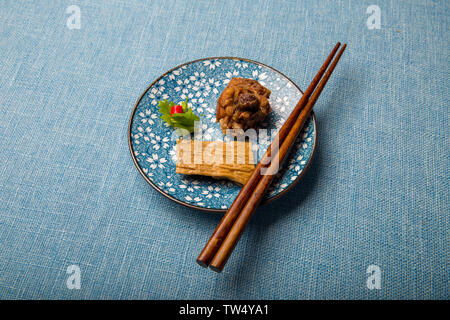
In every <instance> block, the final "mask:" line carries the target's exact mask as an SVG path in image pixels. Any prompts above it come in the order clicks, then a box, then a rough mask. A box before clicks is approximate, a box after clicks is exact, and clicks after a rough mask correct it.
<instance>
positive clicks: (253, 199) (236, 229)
mask: <svg viewBox="0 0 450 320" xmlns="http://www.w3.org/2000/svg"><path fill="white" fill-rule="evenodd" d="M346 46H347V45H346V44H344V45H343V47H342V48H341V50H340V51H339V53H338V54H337V56H336V58H335V59H334V61H333V63H332V64H331V66H330V68H329V69H328V71H327V72H326V73H325V76H324V77H323V79H322V80H321V81H320V83H319V85H318V86H317V88H316V90H315V91H314V93H313V95H312V96H311V98H310V99H309V101H308V103H307V104H306V106H305V108H303V110H302V111H301V113H300V116H299V117H298V118H297V120H296V121H295V123H294V125H293V127H292V130H291V131H290V132H289V134H288V135H287V137H286V139H285V140H284V142H283V143H282V145H281V147H280V150H279V151H278V157H279V162H280V163H282V162H283V160H284V158H285V157H286V155H287V154H288V152H289V150H290V148H291V146H292V145H293V144H294V142H295V139H296V138H297V136H298V134H299V133H300V131H301V130H302V128H303V125H304V124H305V121H306V120H307V119H308V116H309V114H310V113H311V111H312V108H313V106H314V104H315V103H316V101H317V99H318V98H319V96H320V94H321V92H322V90H323V88H324V87H325V85H326V83H327V81H328V79H329V78H330V76H331V74H332V72H333V70H334V68H335V67H336V65H337V63H338V61H339V59H340V58H341V56H342V53H343V52H344V50H345V48H346ZM278 165H279V164H275V163H274V162H272V163H271V164H270V166H269V172H271V169H274V170H273V171H272V174H268V175H264V176H262V178H261V180H260V182H259V183H258V184H257V186H256V188H255V189H254V191H253V193H252V195H251V196H250V198H249V200H248V201H247V203H246V204H245V206H244V208H243V209H242V211H241V212H240V214H239V215H238V217H237V218H236V221H235V222H234V224H233V226H232V227H231V229H230V231H229V233H228V235H227V236H226V238H225V240H224V241H223V243H222V245H221V246H220V248H219V250H218V251H217V253H216V255H215V256H214V258H213V260H212V261H211V264H210V265H209V267H210V268H211V269H212V270H214V271H216V272H221V271H222V269H223V267H224V266H225V264H226V262H227V260H228V258H229V257H230V255H231V253H232V252H233V249H234V247H235V246H236V244H237V242H238V240H239V238H240V236H241V234H242V232H243V231H244V229H245V227H246V225H247V223H248V222H249V220H250V218H251V216H252V214H253V213H254V212H255V210H256V208H257V207H258V205H259V203H260V202H261V199H262V198H263V196H264V194H265V192H266V190H267V188H268V187H269V185H270V183H271V182H272V179H273V177H274V175H275V173H276V172H275V171H276V170H277V169H278Z"/></svg>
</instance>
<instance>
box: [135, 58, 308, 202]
mask: <svg viewBox="0 0 450 320" xmlns="http://www.w3.org/2000/svg"><path fill="white" fill-rule="evenodd" d="M233 77H244V78H252V79H255V80H258V81H259V82H260V83H261V84H262V85H264V86H266V87H267V88H269V89H270V90H271V92H272V93H271V96H270V104H271V106H272V112H271V114H270V116H269V117H268V118H267V119H266V120H265V121H264V123H263V124H262V127H263V128H266V129H269V130H273V131H276V130H278V129H279V128H280V127H281V126H282V125H283V123H284V121H285V120H286V118H287V116H288V115H289V114H290V112H291V111H292V109H293V108H294V106H295V105H296V103H297V101H298V100H299V98H300V97H301V95H302V93H301V91H300V90H299V89H298V88H297V87H296V86H295V84H294V83H292V82H291V81H290V80H289V79H288V78H286V77H285V76H284V75H283V74H281V73H279V72H278V71H276V70H274V69H272V68H270V67H267V66H265V65H262V64H259V63H257V62H254V61H249V60H244V59H238V58H217V59H216V58H209V59H202V60H197V61H193V62H190V63H187V64H184V65H182V66H179V67H177V68H175V69H173V70H171V71H169V72H167V73H166V74H164V75H163V76H161V77H160V78H158V79H157V80H156V81H155V82H154V83H153V84H152V85H151V86H150V87H149V88H148V89H147V90H146V92H145V93H144V94H143V95H142V97H141V99H140V100H139V101H138V103H137V105H136V108H135V110H134V111H133V114H132V117H131V119H130V132H129V138H130V141H129V142H130V149H131V151H132V157H133V158H134V160H135V163H136V165H137V167H138V168H139V169H140V172H141V174H142V175H144V177H146V180H147V181H149V182H150V183H151V184H152V185H153V186H154V187H155V188H156V189H157V190H158V191H160V192H161V193H163V194H165V195H166V196H168V197H169V198H171V199H173V200H175V201H177V202H180V203H184V204H187V205H190V206H195V207H198V208H199V209H205V210H214V211H223V210H226V209H227V208H228V207H229V206H230V205H231V203H232V202H233V200H234V198H235V197H236V195H237V194H238V193H239V190H240V187H239V186H238V185H236V184H234V183H232V182H229V181H226V180H216V179H213V178H209V177H199V176H186V175H180V174H177V173H175V166H176V154H175V151H174V147H175V142H174V141H172V139H171V135H172V133H173V128H171V127H168V126H167V125H166V124H165V123H164V122H163V121H162V120H161V119H160V113H159V110H158V101H160V100H163V99H169V100H172V101H175V102H179V101H182V100H185V99H186V98H188V99H189V105H190V106H191V107H192V109H193V110H194V112H196V113H197V114H200V115H201V121H202V132H203V137H204V139H205V140H222V139H223V135H222V133H221V131H220V128H219V124H218V123H216V121H215V120H216V114H215V112H216V103H217V99H218V98H219V95H220V93H221V92H222V90H223V89H224V88H225V87H226V85H227V84H228V82H229V81H230V79H231V78H233ZM314 120H315V119H314V117H313V116H311V117H310V118H309V119H308V120H307V122H306V124H305V127H304V129H303V131H302V132H301V134H300V135H299V137H298V139H297V141H296V143H295V146H294V148H293V150H292V151H291V154H290V155H289V159H288V160H287V161H286V162H285V164H284V166H283V168H282V169H281V170H280V172H279V173H278V174H277V176H276V177H275V179H274V181H273V183H272V185H271V187H270V189H269V191H268V193H267V195H266V198H267V199H270V198H273V197H276V196H277V195H279V194H280V193H282V192H283V191H285V190H286V189H287V188H289V187H290V186H291V185H292V184H294V183H295V182H296V181H297V180H298V179H299V178H300V177H301V175H302V173H303V171H304V169H305V168H306V166H307V165H308V163H309V161H311V156H312V153H313V150H314V147H315V135H316V130H315V121H314ZM270 142H271V141H270V139H267V141H259V143H260V145H259V146H258V150H257V152H256V157H257V160H259V159H260V158H261V156H262V155H263V154H264V152H265V150H266V149H267V147H268V146H269V145H270Z"/></svg>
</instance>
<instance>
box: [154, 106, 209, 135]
mask: <svg viewBox="0 0 450 320" xmlns="http://www.w3.org/2000/svg"><path fill="white" fill-rule="evenodd" d="M158 105H159V112H161V113H162V116H161V119H162V120H163V121H164V122H166V123H167V124H168V125H169V126H171V127H174V128H181V129H186V130H188V131H189V132H191V133H192V132H194V125H195V121H198V120H200V118H199V116H197V115H196V114H195V113H194V111H192V108H189V106H188V99H187V98H186V101H183V102H181V104H180V105H181V106H182V108H183V113H174V114H171V109H172V107H173V106H175V103H174V102H172V101H170V102H169V101H168V100H162V101H160V102H159V103H158Z"/></svg>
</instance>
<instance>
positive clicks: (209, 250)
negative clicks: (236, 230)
mask: <svg viewBox="0 0 450 320" xmlns="http://www.w3.org/2000/svg"><path fill="white" fill-rule="evenodd" d="M340 45H341V44H340V42H338V43H337V44H336V46H335V47H334V48H333V50H332V51H331V53H330V55H329V56H328V58H327V59H326V60H325V62H324V64H323V65H322V67H321V68H320V69H319V71H318V72H317V74H316V76H315V77H314V79H313V81H312V82H311V84H310V85H309V87H308V88H307V89H306V91H305V93H304V94H303V95H302V97H301V99H300V100H299V102H298V103H297V105H296V106H295V108H294V110H293V111H292V112H291V114H290V116H289V117H288V119H287V120H286V121H285V123H284V124H283V126H282V127H281V129H280V130H279V132H278V135H277V137H276V138H275V140H276V139H278V143H279V144H282V142H283V141H284V140H285V139H286V136H287V135H288V133H289V132H290V131H291V128H292V126H293V125H294V123H295V121H296V120H297V118H298V116H299V114H300V112H301V110H302V109H303V108H304V106H305V105H306V103H307V102H308V99H309V97H310V96H311V94H312V93H313V91H314V89H315V88H316V86H317V84H318V83H319V81H320V79H321V78H322V76H323V74H324V73H325V71H326V69H327V68H328V65H329V64H330V62H331V60H332V59H333V57H334V55H335V54H336V52H337V50H338V49H339V46H340ZM275 149H276V150H278V148H275V146H274V145H272V144H271V145H270V147H269V148H268V149H267V151H266V153H265V154H264V156H263V157H262V159H261V161H260V162H259V163H258V165H257V166H256V168H255V170H254V171H253V174H252V175H251V177H250V179H249V180H248V182H247V183H246V184H245V185H244V186H243V187H242V189H241V191H240V192H239V194H238V195H237V197H236V199H235V200H234V202H233V203H232V205H231V206H230V208H229V209H228V211H227V212H226V214H225V215H224V216H223V218H222V220H221V221H220V223H219V224H218V226H217V227H216V229H215V231H214V233H213V234H212V236H211V237H210V239H209V240H208V242H207V244H206V245H205V247H204V248H203V250H202V252H201V253H200V255H199V256H198V258H197V263H198V264H199V265H201V266H202V267H207V266H208V265H209V264H210V263H211V260H212V259H213V257H214V255H215V254H216V252H217V250H218V249H219V247H220V245H221V244H222V241H223V240H224V239H225V237H226V236H227V234H228V232H229V231H230V229H231V227H232V226H233V223H234V222H235V220H236V218H237V216H238V215H239V213H240V211H241V210H242V208H243V207H244V205H245V204H246V202H247V201H248V199H249V197H250V195H251V194H252V191H253V190H254V189H255V187H256V185H257V184H258V182H259V181H260V179H261V170H262V169H263V167H264V166H266V165H267V164H269V163H270V159H271V158H272V150H275Z"/></svg>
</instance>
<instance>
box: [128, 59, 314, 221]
mask: <svg viewBox="0 0 450 320" xmlns="http://www.w3.org/2000/svg"><path fill="white" fill-rule="evenodd" d="M219 59H228V60H241V61H246V62H250V63H253V64H256V65H260V66H263V67H265V68H268V69H270V70H272V71H275V72H276V73H278V74H280V75H281V76H282V77H284V78H285V79H286V80H288V81H289V82H290V83H292V84H293V85H294V87H295V88H296V89H297V90H299V91H300V92H301V93H302V95H303V94H304V92H303V91H302V89H300V88H299V86H297V84H296V83H295V82H294V81H292V80H291V79H290V78H289V77H288V76H286V75H285V74H284V73H282V72H280V71H279V70H277V69H275V68H273V67H271V66H269V65H267V64H264V63H262V62H259V61H256V60H252V59H247V58H239V57H233V56H223V57H221V56H219V57H207V58H200V59H195V60H191V61H188V62H185V63H182V64H180V65H178V66H176V67H173V68H172V69H170V70H168V71H166V72H164V73H163V74H162V75H160V76H159V77H158V78H156V79H155V80H154V81H153V82H152V83H150V84H149V85H148V86H147V88H146V89H145V90H144V91H143V92H142V94H141V95H140V96H139V98H138V99H137V101H136V103H135V104H134V107H133V109H132V111H131V115H130V118H129V120H128V130H127V135H128V137H127V140H128V149H129V151H130V155H131V159H132V160H133V163H134V165H135V167H136V168H137V170H138V171H139V173H140V174H141V176H142V177H143V178H144V179H145V181H147V182H148V184H150V185H151V186H152V187H153V188H154V189H155V190H156V191H158V192H159V193H160V194H162V195H163V196H165V197H166V198H168V199H170V200H172V201H174V202H176V203H178V204H181V205H183V206H186V207H189V208H192V209H197V210H201V211H205V212H217V213H225V212H226V211H227V210H228V209H216V208H205V207H200V206H196V205H193V204H191V203H188V202H184V201H182V200H179V199H177V198H175V197H173V196H171V195H170V194H168V193H166V192H164V190H162V189H160V188H159V187H158V186H157V185H156V184H155V183H154V182H153V181H152V180H151V179H150V178H149V177H148V176H147V175H146V174H145V172H144V171H143V170H142V168H141V167H140V166H139V163H138V161H137V158H136V156H135V154H134V150H133V145H132V141H131V127H132V124H133V119H134V115H135V113H136V110H137V108H138V106H139V103H140V102H141V100H142V98H143V97H144V96H145V94H146V93H147V92H148V91H149V90H150V88H151V87H153V86H154V85H155V84H156V83H157V82H158V81H159V80H161V79H162V78H163V77H165V76H166V75H167V74H169V73H170V72H172V71H174V70H177V69H179V68H181V67H183V66H186V65H189V64H192V63H196V62H200V61H204V60H219ZM311 119H312V121H313V131H314V137H313V146H312V149H311V155H310V156H309V158H308V162H307V163H306V165H305V167H304V168H303V170H302V172H301V173H300V174H299V175H298V176H297V178H296V179H295V180H294V181H292V183H291V184H289V186H288V187H287V188H286V189H284V190H283V191H281V192H280V193H278V194H276V195H274V196H272V197H270V198H268V199H265V200H264V201H263V202H262V203H261V204H262V205H264V204H267V203H270V202H272V201H274V200H276V199H278V198H279V197H281V196H282V195H284V194H285V193H286V192H288V191H290V190H291V189H292V188H293V187H294V186H295V185H296V184H297V183H298V182H299V181H300V180H301V178H303V176H304V175H305V173H306V172H307V171H308V169H309V167H310V166H311V163H312V161H313V158H314V156H315V153H316V148H317V136H318V134H317V133H318V132H317V119H316V115H315V114H314V111H311Z"/></svg>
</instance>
